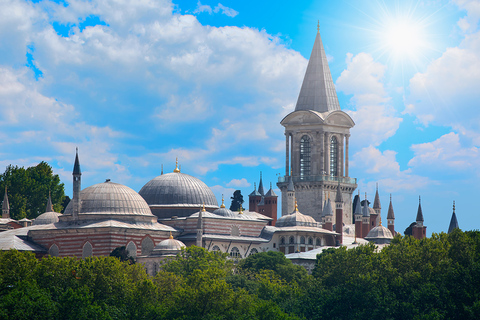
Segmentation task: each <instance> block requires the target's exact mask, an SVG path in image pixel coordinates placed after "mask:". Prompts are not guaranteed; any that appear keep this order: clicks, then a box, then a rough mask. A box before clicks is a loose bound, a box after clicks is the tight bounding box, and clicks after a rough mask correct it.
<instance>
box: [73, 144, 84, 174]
mask: <svg viewBox="0 0 480 320" xmlns="http://www.w3.org/2000/svg"><path fill="white" fill-rule="evenodd" d="M72 174H73V175H81V174H82V171H81V170H80V161H79V160H78V148H76V154H75V164H74V165H73V173H72Z"/></svg>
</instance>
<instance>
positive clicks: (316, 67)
mask: <svg viewBox="0 0 480 320" xmlns="http://www.w3.org/2000/svg"><path fill="white" fill-rule="evenodd" d="M280 123H281V125H282V126H283V127H285V138H286V139H285V151H286V152H285V176H282V177H279V179H278V183H277V186H278V187H279V189H280V191H281V192H282V214H283V215H286V214H289V213H290V212H291V211H290V210H291V209H292V204H291V202H290V201H291V198H290V195H289V190H288V189H289V185H290V179H292V180H293V185H294V187H295V197H296V199H297V201H298V206H299V208H301V209H302V210H301V212H302V213H303V214H306V215H309V216H311V217H313V218H314V219H315V220H316V221H317V222H321V220H322V212H323V211H322V210H321V209H322V204H323V202H324V200H325V199H322V197H321V196H319V195H321V194H322V193H323V191H324V190H335V188H336V187H337V184H338V182H340V185H341V190H342V199H343V201H344V203H343V222H344V223H345V224H351V223H352V220H353V219H352V214H353V213H352V193H353V191H354V190H355V189H356V188H357V182H356V179H354V178H350V177H349V173H348V167H349V138H350V129H351V128H353V127H354V126H355V123H354V122H353V120H352V118H351V117H350V116H349V115H348V114H347V113H345V112H344V111H342V110H341V109H340V104H339V102H338V97H337V93H336V91H335V85H334V83H333V79H332V75H331V73H330V68H329V66H328V60H327V55H326V53H325V49H324V46H323V43H322V39H321V36H320V28H319V25H318V24H317V33H316V36H315V42H314V44H313V49H312V52H311V55H310V59H309V61H308V65H307V69H306V71H305V77H304V79H303V83H302V86H301V89H300V92H299V95H298V99H297V103H296V106H295V110H294V111H293V112H291V113H289V114H288V115H287V116H285V117H284V118H283V119H282V121H281V122H280ZM291 189H293V188H291ZM334 220H335V217H334ZM334 222H335V221H334Z"/></svg>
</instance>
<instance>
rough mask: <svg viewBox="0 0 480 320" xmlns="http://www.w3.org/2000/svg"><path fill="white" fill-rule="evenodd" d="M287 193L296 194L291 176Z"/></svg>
mask: <svg viewBox="0 0 480 320" xmlns="http://www.w3.org/2000/svg"><path fill="white" fill-rule="evenodd" d="M287 191H291V192H295V186H294V185H293V179H292V176H291V175H290V176H289V177H288V187H287Z"/></svg>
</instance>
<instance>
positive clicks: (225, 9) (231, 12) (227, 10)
mask: <svg viewBox="0 0 480 320" xmlns="http://www.w3.org/2000/svg"><path fill="white" fill-rule="evenodd" d="M213 11H214V12H215V13H217V12H221V13H222V14H224V15H226V16H227V17H230V18H233V17H235V16H236V15H238V11H235V10H233V9H232V8H229V7H225V6H224V5H223V4H221V3H219V4H218V5H217V6H216V7H215V9H214V10H213Z"/></svg>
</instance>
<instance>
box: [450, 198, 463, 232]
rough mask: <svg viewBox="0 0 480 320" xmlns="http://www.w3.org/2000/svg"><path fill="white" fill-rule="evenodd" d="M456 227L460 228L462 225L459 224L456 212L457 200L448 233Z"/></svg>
mask: <svg viewBox="0 0 480 320" xmlns="http://www.w3.org/2000/svg"><path fill="white" fill-rule="evenodd" d="M455 229H460V227H459V226H458V221H457V215H456V214H455V201H453V213H452V219H450V225H449V226H448V233H450V232H452V231H453V230H455Z"/></svg>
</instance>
